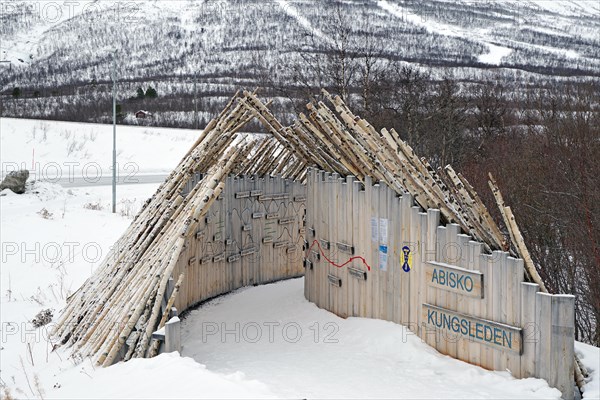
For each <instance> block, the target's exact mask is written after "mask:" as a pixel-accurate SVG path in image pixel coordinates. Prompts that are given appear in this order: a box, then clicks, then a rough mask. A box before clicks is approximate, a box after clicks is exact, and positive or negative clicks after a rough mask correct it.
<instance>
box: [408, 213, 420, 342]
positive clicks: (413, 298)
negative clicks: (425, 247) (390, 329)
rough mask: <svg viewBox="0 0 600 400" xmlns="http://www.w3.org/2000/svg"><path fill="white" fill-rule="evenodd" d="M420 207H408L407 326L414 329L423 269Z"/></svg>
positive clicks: (416, 320)
mask: <svg viewBox="0 0 600 400" xmlns="http://www.w3.org/2000/svg"><path fill="white" fill-rule="evenodd" d="M420 212H421V208H420V207H418V206H412V207H411V208H410V233H409V236H410V245H409V247H410V256H412V265H411V266H410V270H409V272H408V273H407V275H408V279H409V287H410V294H409V298H410V300H409V301H410V311H409V323H408V328H409V329H410V330H412V331H416V330H417V329H416V326H417V325H418V324H419V320H420V315H421V306H420V303H419V297H418V296H419V289H420V288H419V286H420V283H421V280H420V273H421V271H422V270H423V265H422V264H421V256H420V239H421V218H420V216H419V213H420Z"/></svg>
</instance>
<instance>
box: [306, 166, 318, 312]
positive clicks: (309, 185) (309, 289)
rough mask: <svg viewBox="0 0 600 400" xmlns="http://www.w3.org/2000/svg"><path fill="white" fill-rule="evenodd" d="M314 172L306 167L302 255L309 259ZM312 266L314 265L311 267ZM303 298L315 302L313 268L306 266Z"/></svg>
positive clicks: (312, 221)
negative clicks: (304, 225) (304, 228)
mask: <svg viewBox="0 0 600 400" xmlns="http://www.w3.org/2000/svg"><path fill="white" fill-rule="evenodd" d="M313 179H314V174H313V169H312V168H308V171H307V175H306V234H305V239H306V242H307V243H308V248H306V249H305V251H304V252H303V253H304V257H305V258H306V259H307V260H311V258H312V257H311V256H310V251H309V248H310V245H311V237H310V232H311V231H310V229H314V215H313V214H314V210H315V202H314V195H315V194H314V183H313ZM313 268H314V267H313ZM304 298H305V299H306V300H308V301H311V302H313V303H314V302H315V299H314V270H313V271H311V270H310V268H306V269H305V272H304Z"/></svg>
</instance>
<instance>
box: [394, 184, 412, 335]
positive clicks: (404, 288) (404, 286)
mask: <svg viewBox="0 0 600 400" xmlns="http://www.w3.org/2000/svg"><path fill="white" fill-rule="evenodd" d="M413 203H414V201H413V197H412V196H411V195H410V194H408V193H405V194H403V195H402V198H401V213H402V226H401V231H400V235H401V245H400V255H401V256H402V255H403V252H402V248H403V247H404V246H408V247H409V248H411V251H412V247H414V246H412V240H413V238H412V237H411V236H410V235H411V232H410V227H411V224H412V206H413ZM402 264H403V263H402V262H399V265H400V270H399V272H398V273H399V275H401V280H400V284H401V289H400V295H401V297H402V300H401V301H402V313H401V322H400V323H401V324H403V325H405V326H408V325H409V324H410V316H411V311H412V310H414V309H415V307H414V306H415V305H414V304H411V290H412V288H411V286H410V285H411V283H412V282H411V280H410V271H408V272H406V271H405V270H403V269H402ZM412 312H414V311H412Z"/></svg>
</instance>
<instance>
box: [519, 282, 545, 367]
mask: <svg viewBox="0 0 600 400" xmlns="http://www.w3.org/2000/svg"><path fill="white" fill-rule="evenodd" d="M539 290H540V287H539V285H538V284H536V283H528V282H522V283H521V323H520V326H521V328H522V329H523V353H522V355H521V372H520V374H519V375H518V376H517V375H516V376H517V377H518V378H530V377H533V376H535V370H536V368H535V355H536V343H537V341H538V340H539V330H538V327H537V326H536V322H535V315H536V311H535V304H536V293H537V292H538V291H539Z"/></svg>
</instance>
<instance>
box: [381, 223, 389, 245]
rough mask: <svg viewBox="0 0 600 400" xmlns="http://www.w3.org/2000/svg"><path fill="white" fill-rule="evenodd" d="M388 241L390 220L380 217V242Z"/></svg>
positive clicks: (385, 242)
mask: <svg viewBox="0 0 600 400" xmlns="http://www.w3.org/2000/svg"><path fill="white" fill-rule="evenodd" d="M387 242H388V220H387V219H386V218H379V243H381V244H387Z"/></svg>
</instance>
